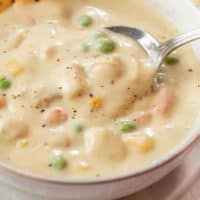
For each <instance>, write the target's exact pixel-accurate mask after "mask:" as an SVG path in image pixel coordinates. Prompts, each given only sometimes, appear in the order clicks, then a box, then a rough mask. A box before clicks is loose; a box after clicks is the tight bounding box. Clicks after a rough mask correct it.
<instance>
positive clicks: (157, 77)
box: [154, 73, 168, 84]
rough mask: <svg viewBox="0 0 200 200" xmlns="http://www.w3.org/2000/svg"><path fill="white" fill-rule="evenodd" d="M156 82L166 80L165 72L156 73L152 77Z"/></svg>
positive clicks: (159, 82)
mask: <svg viewBox="0 0 200 200" xmlns="http://www.w3.org/2000/svg"><path fill="white" fill-rule="evenodd" d="M154 81H155V83H156V84H161V83H165V82H167V81H168V77H167V74H165V73H158V74H157V75H156V77H155V79H154Z"/></svg>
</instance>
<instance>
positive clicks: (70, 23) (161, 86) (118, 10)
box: [0, 0, 200, 179]
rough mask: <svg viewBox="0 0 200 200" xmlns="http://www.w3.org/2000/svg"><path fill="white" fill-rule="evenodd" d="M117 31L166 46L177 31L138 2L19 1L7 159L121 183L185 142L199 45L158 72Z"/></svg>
mask: <svg viewBox="0 0 200 200" xmlns="http://www.w3.org/2000/svg"><path fill="white" fill-rule="evenodd" d="M143 13H145V15H144V14H143ZM109 25H129V26H135V27H139V28H142V29H144V30H146V31H148V32H150V33H152V34H153V35H154V36H155V37H157V38H158V39H159V40H161V41H164V40H167V39H169V38H171V37H173V36H175V35H177V34H178V30H177V28H176V27H175V26H174V25H173V23H172V22H170V21H169V20H168V19H166V18H165V17H163V16H162V15H161V14H160V13H159V11H157V10H155V9H153V8H151V7H149V6H148V5H144V4H143V1H137V0H127V1H126V4H124V2H123V1H121V0H109V1H106V0H105V1H102V0H74V1H67V0H57V1H54V0H41V1H37V2H35V1H27V0H18V1H16V3H14V4H13V5H10V7H9V8H8V9H6V10H4V11H3V12H2V13H0V66H1V72H0V88H1V89H0V117H1V119H0V130H1V135H0V159H1V160H2V161H4V162H6V163H9V164H10V165H12V166H15V167H17V168H20V169H23V170H26V171H30V172H33V173H37V174H41V175H46V176H51V177H60V178H67V179H71V178H72V179H77V178H79V179H80V178H81V179H91V178H92V179H93V178H99V177H113V176H116V175H120V174H125V173H128V172H132V171H134V170H137V169H140V168H142V167H144V166H147V165H149V164H150V163H152V162H154V161H156V160H158V159H160V158H161V157H163V156H164V155H166V154H167V153H169V151H171V150H172V149H173V148H174V147H175V146H176V145H177V144H178V143H180V142H181V141H182V140H183V139H184V137H185V135H186V133H187V132H188V130H189V129H190V127H191V126H192V124H193V122H194V119H195V118H196V116H197V114H198V112H199V108H200V103H199V102H200V96H199V95H197V94H198V93H199V90H200V68H199V65H198V63H197V61H196V59H195V57H194V55H193V52H192V50H191V48H190V47H185V48H182V49H180V50H178V51H177V52H175V53H173V55H171V56H170V57H168V59H167V60H166V63H165V65H164V66H163V67H162V69H161V70H160V71H159V72H155V66H152V65H151V63H150V62H149V59H148V57H147V56H146V54H145V53H144V51H143V50H142V49H141V48H140V47H139V46H138V45H137V44H136V43H135V42H134V41H132V40H130V39H129V38H126V37H123V36H120V35H117V34H113V33H110V32H107V31H105V30H104V29H103V27H106V26H109ZM155 73H156V75H155Z"/></svg>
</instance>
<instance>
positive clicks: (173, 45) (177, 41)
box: [106, 26, 200, 69]
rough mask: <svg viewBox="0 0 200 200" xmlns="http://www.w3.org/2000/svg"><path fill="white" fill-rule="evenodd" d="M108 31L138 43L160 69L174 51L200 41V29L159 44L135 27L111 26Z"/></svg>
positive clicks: (149, 35)
mask: <svg viewBox="0 0 200 200" xmlns="http://www.w3.org/2000/svg"><path fill="white" fill-rule="evenodd" d="M106 29H108V30H110V31H112V32H115V33H120V34H122V35H126V36H128V37H130V38H132V39H134V40H135V41H136V42H138V43H139V45H140V46H141V47H142V48H143V49H144V50H145V51H146V52H147V54H148V56H149V57H150V59H151V61H152V63H153V64H154V65H155V67H156V68H157V69H158V68H159V67H161V65H162V64H163V62H164V60H165V58H166V56H168V55H169V54H170V53H171V52H172V51H173V50H175V49H177V48H178V47H181V46H183V45H184V44H187V43H189V42H192V41H194V40H197V39H200V29H197V30H194V31H191V32H188V33H185V34H183V35H181V36H178V37H176V38H173V39H171V40H168V41H166V42H163V43H161V42H159V41H158V40H157V39H156V38H154V37H153V36H152V35H151V34H149V33H147V32H145V31H143V30H141V29H138V28H134V27H127V26H111V27H106Z"/></svg>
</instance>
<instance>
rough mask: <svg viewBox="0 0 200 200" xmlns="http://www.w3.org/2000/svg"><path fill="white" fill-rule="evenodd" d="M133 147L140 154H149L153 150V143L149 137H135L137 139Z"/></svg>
mask: <svg viewBox="0 0 200 200" xmlns="http://www.w3.org/2000/svg"><path fill="white" fill-rule="evenodd" d="M135 145H136V147H137V148H138V150H140V151H142V152H149V151H151V150H152V149H153V147H154V145H155V142H154V140H153V139H152V138H151V137H149V136H147V135H143V136H139V137H137V139H136V140H135Z"/></svg>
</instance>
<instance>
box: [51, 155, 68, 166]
mask: <svg viewBox="0 0 200 200" xmlns="http://www.w3.org/2000/svg"><path fill="white" fill-rule="evenodd" d="M50 166H51V167H53V168H55V169H58V170H63V169H65V168H66V167H67V161H66V160H65V158H64V157H63V156H62V155H54V156H53V157H52V158H51V160H50Z"/></svg>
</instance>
